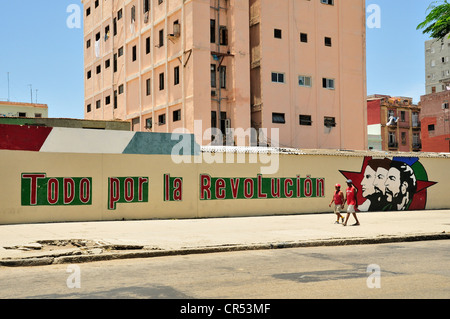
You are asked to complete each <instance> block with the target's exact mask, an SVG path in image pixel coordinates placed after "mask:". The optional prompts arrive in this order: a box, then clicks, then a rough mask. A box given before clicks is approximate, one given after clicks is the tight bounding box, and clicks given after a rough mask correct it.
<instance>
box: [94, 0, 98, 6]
mask: <svg viewBox="0 0 450 319" xmlns="http://www.w3.org/2000/svg"><path fill="white" fill-rule="evenodd" d="M95 7H96V8H97V7H98V0H95Z"/></svg>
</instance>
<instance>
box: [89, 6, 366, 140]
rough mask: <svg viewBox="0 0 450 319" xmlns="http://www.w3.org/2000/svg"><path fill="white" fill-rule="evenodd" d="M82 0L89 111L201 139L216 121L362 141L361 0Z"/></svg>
mask: <svg viewBox="0 0 450 319" xmlns="http://www.w3.org/2000/svg"><path fill="white" fill-rule="evenodd" d="M82 3H83V5H84V47H85V54H84V55H85V63H84V64H85V65H84V67H85V110H84V113H85V118H86V119H105V120H106V119H122V120H130V121H132V127H133V130H136V131H149V132H173V131H174V130H175V129H183V128H185V129H187V130H188V131H189V132H191V133H194V134H196V138H197V141H198V142H199V143H200V144H207V143H209V142H210V136H211V132H208V131H207V130H208V129H209V128H214V127H217V128H220V129H221V130H222V132H225V129H226V128H234V129H238V128H241V129H243V130H247V129H249V128H255V129H265V130H266V132H267V135H266V136H265V137H266V138H267V140H268V141H269V144H271V145H280V146H285V147H297V148H334V149H366V148H367V130H366V119H367V115H366V107H365V103H366V74H365V1H364V0H346V1H342V0H301V1H298V0H280V1H271V0H170V1H169V0H82ZM197 120H198V121H201V122H195V121H197ZM196 123H197V125H196ZM198 123H201V127H199V126H198ZM273 128H276V129H278V134H277V136H275V137H276V139H273V138H272V136H271V132H272V129H273ZM245 141H246V143H248V137H246V138H245ZM227 142H230V138H228V141H227ZM233 142H234V143H237V144H239V145H241V143H242V142H243V141H242V140H239V141H238V140H236V139H235V138H234V139H233Z"/></svg>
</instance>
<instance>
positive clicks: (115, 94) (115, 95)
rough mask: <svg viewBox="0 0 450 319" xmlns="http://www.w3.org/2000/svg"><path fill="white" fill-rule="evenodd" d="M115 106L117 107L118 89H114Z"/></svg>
mask: <svg viewBox="0 0 450 319" xmlns="http://www.w3.org/2000/svg"><path fill="white" fill-rule="evenodd" d="M114 108H115V109H117V90H115V91H114Z"/></svg>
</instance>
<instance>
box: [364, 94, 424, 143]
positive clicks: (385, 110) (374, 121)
mask: <svg viewBox="0 0 450 319" xmlns="http://www.w3.org/2000/svg"><path fill="white" fill-rule="evenodd" d="M420 112H421V107H420V105H415V104H413V99H412V98H410V97H391V96H389V95H380V94H375V95H370V96H368V97H367V132H368V133H367V134H368V146H369V149H371V150H378V151H394V152H395V151H399V152H419V151H421V150H422V142H421V122H420Z"/></svg>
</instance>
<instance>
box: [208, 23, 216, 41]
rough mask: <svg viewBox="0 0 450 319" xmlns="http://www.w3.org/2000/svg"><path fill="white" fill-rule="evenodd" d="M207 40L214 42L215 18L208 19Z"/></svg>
mask: <svg viewBox="0 0 450 319" xmlns="http://www.w3.org/2000/svg"><path fill="white" fill-rule="evenodd" d="M209 42H211V43H216V20H214V19H211V20H210V21H209Z"/></svg>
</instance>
